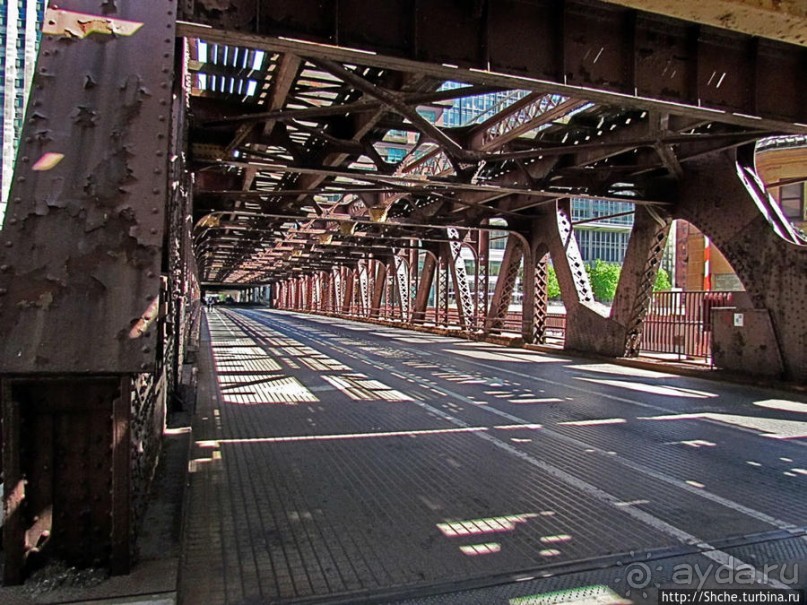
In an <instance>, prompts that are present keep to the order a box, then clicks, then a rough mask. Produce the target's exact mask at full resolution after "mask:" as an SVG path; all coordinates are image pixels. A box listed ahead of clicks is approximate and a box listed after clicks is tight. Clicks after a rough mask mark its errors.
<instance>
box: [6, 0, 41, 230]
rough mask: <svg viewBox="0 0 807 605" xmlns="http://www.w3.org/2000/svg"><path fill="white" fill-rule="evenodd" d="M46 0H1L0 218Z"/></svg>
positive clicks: (33, 65)
mask: <svg viewBox="0 0 807 605" xmlns="http://www.w3.org/2000/svg"><path fill="white" fill-rule="evenodd" d="M44 11H45V0H5V1H4V2H0V76H1V77H2V82H3V88H2V90H0V124H2V128H1V129H0V147H2V165H0V220H2V217H3V216H4V215H5V210H6V203H7V202H8V195H9V189H10V188H11V179H12V177H13V171H14V160H15V157H16V153H17V141H18V140H19V136H20V131H21V129H22V121H23V118H24V115H25V105H26V104H27V102H28V91H29V90H30V88H31V81H32V80H33V77H34V68H35V66H36V53H37V48H38V46H39V38H40V29H41V28H40V23H42V19H43V15H44Z"/></svg>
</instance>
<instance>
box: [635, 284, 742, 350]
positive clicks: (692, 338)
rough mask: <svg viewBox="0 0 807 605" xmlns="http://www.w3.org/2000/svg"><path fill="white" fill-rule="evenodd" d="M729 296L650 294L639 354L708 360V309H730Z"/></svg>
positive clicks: (696, 293)
mask: <svg viewBox="0 0 807 605" xmlns="http://www.w3.org/2000/svg"><path fill="white" fill-rule="evenodd" d="M733 294H734V293H733V292H722V291H719V292H716V291H711V292H702V291H680V292H654V293H653V296H652V298H651V299H650V308H649V310H648V312H647V317H646V318H645V321H644V328H643V331H642V340H641V345H640V349H641V351H642V352H643V353H662V354H670V355H675V356H676V357H677V358H678V359H710V358H711V354H712V348H711V341H712V338H711V332H712V309H714V308H715V307H731V306H733V304H734V296H733Z"/></svg>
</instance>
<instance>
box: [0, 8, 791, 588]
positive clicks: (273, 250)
mask: <svg viewBox="0 0 807 605" xmlns="http://www.w3.org/2000/svg"><path fill="white" fill-rule="evenodd" d="M671 4H672V5H673V7H672V8H668V5H671ZM687 4H690V3H687ZM698 4H699V6H698V7H690V8H686V9H684V8H681V7H678V8H676V7H675V6H674V5H675V3H665V2H650V3H644V2H642V3H636V2H601V1H596V0H563V1H558V0H503V1H500V2H492V1H487V0H475V1H473V2H467V3H463V2H456V1H455V0H432V1H431V2H428V3H426V2H418V1H415V0H412V1H407V0H398V1H394V2H378V3H375V4H374V5H368V4H367V3H366V2H359V1H357V0H327V1H322V0H277V1H273V2H261V1H257V0H230V1H228V2H223V1H220V0H195V1H194V0H179V2H175V1H173V0H160V1H155V2H109V1H104V2H98V1H90V0H64V1H63V2H60V3H59V7H58V8H51V9H49V10H48V11H47V14H46V20H45V24H44V29H43V38H42V44H41V49H40V53H39V60H38V63H37V72H36V77H35V81H34V86H33V90H32V92H31V97H30V102H29V106H28V110H27V114H26V121H25V124H24V128H23V134H22V139H21V141H20V148H19V153H18V160H17V168H16V172H15V178H14V184H13V187H12V192H11V197H10V199H9V204H8V212H7V216H6V220H5V224H4V227H3V231H2V233H1V235H2V237H1V238H0V240H1V241H2V248H0V333H2V339H1V340H0V378H1V379H2V381H1V382H0V384H1V385H2V390H1V391H0V393H1V394H2V414H3V433H2V444H3V466H2V468H3V473H4V483H5V486H6V491H5V496H4V498H5V510H6V522H5V525H4V534H3V535H4V538H3V539H4V550H5V557H6V561H5V571H4V574H5V582H6V583H15V582H19V581H21V580H22V579H23V577H24V561H25V553H26V545H28V546H30V545H31V544H36V543H37V541H38V539H39V537H41V535H42V534H43V532H45V531H47V532H50V536H51V540H52V541H53V543H54V544H55V545H56V546H55V550H56V551H57V552H58V553H59V554H60V555H61V556H64V557H66V558H68V559H70V560H74V561H78V562H80V563H87V564H91V563H97V562H103V563H107V564H109V565H110V567H111V568H112V570H113V571H115V572H125V571H127V570H128V569H129V566H130V557H131V550H132V541H133V539H134V538H133V536H134V528H135V527H136V526H137V524H138V522H139V519H140V516H141V515H142V503H143V500H144V497H143V494H144V490H145V489H146V486H147V484H148V481H149V478H150V476H151V473H152V471H153V465H154V461H155V459H156V457H157V455H158V450H159V427H161V425H162V421H163V416H164V409H165V405H166V402H171V401H173V400H174V399H175V397H176V393H177V390H178V388H179V385H180V384H181V383H182V379H183V369H184V368H186V366H187V365H188V362H190V361H192V359H190V357H193V356H194V354H195V352H196V349H197V348H198V331H199V322H200V292H201V290H202V288H216V287H228V288H231V289H240V290H243V291H244V292H248V293H249V294H248V295H247V296H248V297H253V298H256V299H257V298H259V297H261V296H264V295H265V293H266V292H270V294H269V295H268V296H269V297H270V298H271V300H267V302H271V304H272V305H273V306H274V307H276V308H279V309H297V310H305V311H310V312H313V313H320V314H330V315H335V316H347V315H351V316H354V317H355V316H361V317H365V318H368V319H373V318H378V317H379V315H382V314H383V315H384V316H385V317H387V318H388V319H394V320H395V321H396V322H397V323H398V324H399V325H401V326H414V325H418V324H422V323H424V322H425V321H426V320H427V308H428V305H429V297H430V293H432V292H434V293H436V295H434V297H433V298H434V299H435V300H436V303H435V304H436V305H437V307H438V309H437V312H438V313H442V314H443V316H444V317H449V316H451V317H453V318H454V321H455V322H456V328H457V329H458V330H459V331H461V332H463V333H465V334H467V335H469V336H473V337H476V338H480V339H483V338H485V337H486V336H487V335H490V334H495V333H496V332H497V331H499V330H500V329H501V326H502V322H503V321H504V319H505V315H506V313H507V309H508V307H509V305H510V302H511V299H512V295H513V290H514V286H515V283H516V280H517V279H521V280H522V281H523V283H524V284H525V287H524V294H523V305H522V306H523V314H522V323H521V326H520V328H519V337H520V339H521V340H522V341H523V342H525V343H540V342H543V341H544V340H545V338H546V334H547V329H548V326H547V313H548V311H547V293H546V285H547V266H548V263H549V262H550V261H551V263H552V265H553V266H554V268H555V270H556V272H557V277H558V281H559V284H560V289H561V294H562V299H563V303H564V305H565V308H566V311H567V319H566V338H565V348H566V349H567V350H570V351H582V352H587V353H593V354H598V355H602V356H607V357H613V358H616V357H623V356H631V355H635V354H636V353H637V351H638V350H639V348H640V346H641V339H642V326H643V320H644V317H645V314H646V312H647V308H648V301H649V297H650V294H651V291H652V285H653V283H654V281H655V278H656V273H657V270H658V268H659V266H660V263H661V259H662V255H663V252H664V248H665V244H666V240H667V236H668V233H669V230H670V225H671V222H672V221H673V220H674V219H685V220H687V221H689V222H690V223H692V224H693V225H695V226H696V227H697V228H698V229H700V230H701V231H702V232H703V233H704V234H706V235H707V236H708V237H709V239H710V240H711V241H712V242H713V243H714V244H715V245H716V246H717V247H718V248H719V249H720V250H721V251H722V252H723V254H724V255H725V256H726V258H727V259H728V260H729V262H730V263H731V265H732V267H733V268H734V270H735V271H736V273H737V275H738V276H739V278H740V280H741V281H742V283H743V285H744V287H745V295H744V296H742V297H740V298H741V300H740V301H739V302H738V303H737V306H736V308H735V309H734V310H733V311H732V313H742V314H743V316H744V318H745V321H744V323H743V324H742V325H732V324H731V323H730V322H729V321H727V322H726V323H725V326H724V330H723V334H724V340H723V341H722V346H723V347H724V351H723V352H724V355H723V361H724V365H725V367H726V368H727V369H731V370H737V371H741V372H757V373H761V374H766V375H768V376H774V377H777V378H780V379H784V380H787V381H791V382H795V383H797V384H804V383H805V382H806V381H807V307H805V304H804V301H805V294H807V247H805V245H804V244H805V242H804V241H803V239H802V238H801V236H800V235H799V234H798V233H797V232H795V231H794V230H793V228H792V227H791V225H790V224H789V223H788V221H787V220H786V219H785V218H784V216H783V215H782V213H781V211H780V209H779V207H778V206H777V204H776V203H775V202H774V201H773V200H772V198H771V197H770V195H769V194H768V193H767V191H766V189H765V187H764V185H763V184H762V182H761V180H760V178H759V177H758V175H757V172H756V170H755V166H754V149H755V144H756V142H757V141H759V140H760V139H762V138H766V137H771V136H777V135H783V134H807V104H805V103H804V98H805V96H807V77H805V65H807V49H805V48H804V46H805V36H804V32H805V31H807V19H806V18H805V15H804V13H803V11H802V10H800V9H799V8H798V6H797V4H796V3H787V2H784V3H774V5H775V6H774V7H769V6H768V5H767V3H765V2H757V1H753V0H732V1H729V0H722V1H720V0H714V1H705V2H701V3H698ZM626 5H639V6H642V5H647V6H648V9H649V10H652V11H656V12H647V11H645V10H638V9H637V8H634V7H631V6H626ZM670 11H672V12H670ZM494 92H503V93H508V94H505V95H503V96H504V97H505V98H507V99H508V101H507V102H506V103H502V104H501V105H500V106H498V107H496V108H494V110H492V111H490V112H489V113H488V114H486V115H485V116H484V118H483V119H480V120H477V121H474V122H473V123H468V124H464V125H461V126H456V127H447V126H442V125H440V124H439V122H437V123H436V122H435V121H434V120H432V119H429V117H428V116H427V115H426V114H427V111H428V110H429V109H432V110H435V111H438V112H439V111H440V108H442V107H444V106H445V105H446V103H450V102H451V101H452V100H455V99H459V98H473V97H479V96H482V95H487V94H489V93H494ZM402 140H403V141H406V142H407V143H408V145H407V146H406V149H405V151H406V153H405V155H404V157H403V158H402V159H400V160H395V161H393V160H391V159H390V158H389V157H387V156H386V153H385V151H386V150H387V149H388V148H389V147H390V146H391V145H394V144H395V143H396V141H402ZM572 198H588V199H602V200H614V201H619V202H628V203H630V204H632V208H633V210H632V213H633V219H634V222H633V228H632V232H631V236H630V241H629V245H628V249H627V253H626V257H625V262H624V266H623V270H622V274H621V279H620V282H619V286H618V289H617V293H616V298H615V301H614V304H613V306H612V307H611V309H610V310H608V311H603V310H602V309H601V307H600V306H599V305H597V304H596V303H595V301H594V299H593V296H592V292H591V286H590V284H589V282H588V277H587V275H586V272H585V270H584V267H583V262H582V258H581V255H580V252H579V249H578V246H577V244H576V240H575V235H574V221H573V218H572V214H571V200H572ZM492 231H504V232H506V234H507V241H506V248H505V250H504V258H503V261H502V266H501V272H500V275H499V276H498V277H499V278H498V279H497V280H496V281H495V289H494V292H493V296H492V298H490V299H488V297H487V296H484V297H483V298H482V299H481V300H480V297H479V296H475V295H473V294H472V292H471V289H470V288H469V286H468V284H469V281H472V282H473V283H477V284H481V286H480V289H481V291H483V292H487V291H488V284H490V283H492V281H491V280H490V277H491V276H489V275H488V274H487V267H488V259H487V254H488V250H489V239H490V233H491V232H492ZM464 251H470V252H464ZM469 255H470V256H469ZM469 257H473V259H474V267H475V269H474V273H475V274H474V276H473V280H469V276H468V275H467V263H466V258H469ZM522 267H523V269H522ZM520 272H523V275H519V273H520ZM267 286H268V289H267ZM491 289H493V288H491ZM449 291H453V292H454V293H455V294H454V295H452V296H451V297H449ZM449 307H451V308H449ZM382 309H383V311H382ZM730 318H731V317H730V315H726V319H727V320H729V319H730ZM130 443H132V444H134V453H133V450H132V448H131V447H130ZM77 444H78V445H77ZM66 452H72V453H71V454H70V455H67V454H66ZM54 457H55V458H54ZM54 459H58V460H59V462H58V463H57V464H53V463H51V462H48V461H52V460H54ZM88 460H97V461H98V464H97V465H90V464H88V463H87V461H88ZM91 466H92V468H90V467H91ZM67 478H69V479H71V480H73V481H76V482H80V483H81V485H82V489H81V490H75V489H72V488H69V487H65V483H64V481H63V480H64V479H67ZM60 481H61V482H60ZM87 503H91V504H90V505H89V508H88V507H86V506H83V505H84V504H87ZM46 508H47V509H48V510H51V511H53V512H52V514H51V513H48V514H41V515H39V514H37V515H33V514H31V513H30V512H26V510H27V511H32V510H34V509H46ZM88 510H89V512H88ZM88 524H89V525H88ZM85 526H87V527H89V526H92V528H93V531H92V532H89V533H87V532H84V531H82V529H81V528H84V527H85Z"/></svg>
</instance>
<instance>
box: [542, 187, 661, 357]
mask: <svg viewBox="0 0 807 605" xmlns="http://www.w3.org/2000/svg"><path fill="white" fill-rule="evenodd" d="M534 227H535V229H536V232H538V233H544V234H545V235H544V237H545V238H546V241H545V244H546V248H547V249H548V250H549V253H550V254H551V256H552V262H553V265H554V267H555V272H556V275H557V278H558V283H559V285H560V289H561V296H562V298H563V303H564V306H565V307H566V342H565V348H567V349H571V350H580V351H588V352H593V353H598V354H601V355H606V356H609V357H622V356H623V355H625V353H626V351H634V350H635V347H636V343H637V342H638V338H639V336H640V334H641V325H642V321H643V320H644V316H645V313H646V311H647V305H648V301H649V298H650V294H651V292H652V289H653V283H654V282H655V278H656V273H657V272H658V268H659V267H660V266H661V257H662V255H663V253H664V245H665V243H666V239H667V233H668V232H669V227H670V220H669V218H663V217H662V216H661V215H659V214H658V213H657V212H656V211H654V210H651V209H645V208H637V210H636V218H635V221H634V226H633V231H632V232H631V237H630V241H629V244H628V249H627V251H626V255H625V260H624V264H623V269H622V273H621V276H620V280H619V284H618V286H617V291H616V295H615V299H614V304H613V306H612V308H611V311H610V313H609V312H608V310H607V309H606V308H605V307H604V306H602V305H600V304H599V303H597V302H596V301H595V300H594V295H593V292H592V289H591V284H590V283H589V279H588V273H587V272H586V268H585V265H584V263H583V259H582V257H581V255H580V251H579V249H578V247H577V241H576V239H575V237H574V231H573V229H572V223H571V205H570V203H569V202H568V201H564V202H559V203H558V204H557V205H556V207H555V208H548V209H545V210H544V214H543V216H541V218H539V219H537V220H536V223H535V225H534Z"/></svg>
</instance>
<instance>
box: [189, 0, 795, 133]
mask: <svg viewBox="0 0 807 605" xmlns="http://www.w3.org/2000/svg"><path fill="white" fill-rule="evenodd" d="M249 4H250V3H249V2H246V0H242V1H241V2H231V3H230V4H229V8H228V9H226V10H219V11H215V12H203V11H202V10H198V11H197V12H196V13H195V14H189V15H186V18H187V19H188V20H189V21H193V22H195V23H196V24H198V25H196V24H189V25H183V26H182V27H181V28H180V33H181V34H182V35H188V36H194V37H202V38H204V39H207V40H211V41H218V42H223V43H229V44H239V45H242V46H247V47H250V48H264V49H267V50H273V51H278V52H295V53H299V54H301V55H302V56H307V57H309V58H311V57H323V58H326V59H331V60H335V61H343V62H348V63H350V62H354V63H355V62H357V61H358V62H359V63H362V64H372V65H375V66H378V67H385V68H391V69H400V70H403V71H410V72H420V73H427V74H428V75H432V76H435V77H438V78H442V79H451V80H463V81H473V82H478V83H486V84H493V85H497V84H499V85H509V86H513V87H524V88H527V89H530V90H535V91H539V92H541V91H543V92H553V93H559V94H564V95H566V96H569V97H577V98H586V99H589V100H592V101H602V102H605V103H618V104H623V105H632V106H635V107H643V108H648V109H649V108H666V109H668V110H673V111H675V112H677V113H681V114H688V115H693V116H704V117H706V118H707V119H720V120H721V121H731V122H733V123H738V124H739V123H741V124H743V125H746V126H751V125H752V124H754V122H755V120H756V119H757V118H761V119H762V120H763V124H760V123H759V122H756V124H757V126H761V127H762V128H772V129H774V130H777V129H788V130H790V131H793V130H797V131H800V132H803V131H804V130H805V129H804V126H803V125H804V124H805V123H807V108H805V106H804V104H803V103H801V99H802V98H803V97H804V96H805V86H807V85H805V79H804V78H803V77H802V74H803V66H804V61H805V52H807V51H806V50H805V49H803V48H801V47H799V46H795V45H790V44H784V43H780V42H775V41H769V40H760V39H758V38H755V37H753V36H750V35H747V34H742V33H736V32H729V31H724V30H720V29H715V28H710V27H708V26H702V25H699V24H693V23H689V22H687V21H683V20H680V19H673V18H669V17H664V16H660V15H656V14H653V13H648V12H645V11H637V10H633V9H628V8H624V7H620V6H615V5H613V4H607V3H604V2H591V1H585V0H565V1H564V2H557V1H556V0H534V1H533V2H519V1H517V0H502V1H501V2H490V3H487V4H486V10H484V11H480V12H478V13H472V12H470V11H468V10H467V7H466V6H464V5H463V4H461V3H456V2H453V0H434V1H433V2H430V3H429V4H428V5H427V6H426V5H420V4H418V3H416V2H398V3H385V5H384V7H383V9H382V8H378V9H377V10H374V11H367V10H366V9H365V6H364V5H363V4H362V2H360V0H339V2H337V1H336V0H328V1H326V2H321V1H320V0H284V1H280V2H276V3H273V7H272V11H262V12H261V13H260V15H256V14H254V13H251V12H250V10H249ZM203 5H204V2H202V3H199V4H198V6H199V7H200V9H201V8H202V6H203ZM447 25H448V26H449V27H450V35H446V29H445V28H446V26H447ZM205 26H211V27H212V29H211V27H205ZM227 30H229V31H227ZM234 30H239V31H234ZM270 36H271V37H270ZM281 37H282V39H281ZM296 40H300V41H305V42H297V41H296ZM306 42H316V43H318V44H316V45H314V44H307V43H306ZM329 45H330V46H329ZM337 45H338V46H337ZM351 48H354V49H357V50H360V51H370V52H371V53H376V54H374V55H368V54H367V52H361V53H357V52H355V51H351V50H349V49H351ZM359 57H361V59H359ZM511 78H512V79H511ZM715 112H719V113H715ZM765 121H769V123H765ZM796 123H798V124H801V126H798V127H795V128H794V126H793V125H794V124H796Z"/></svg>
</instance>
